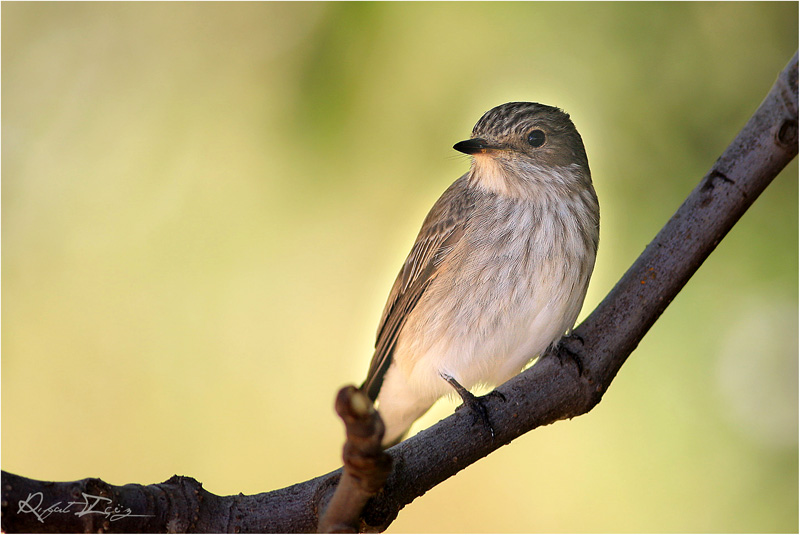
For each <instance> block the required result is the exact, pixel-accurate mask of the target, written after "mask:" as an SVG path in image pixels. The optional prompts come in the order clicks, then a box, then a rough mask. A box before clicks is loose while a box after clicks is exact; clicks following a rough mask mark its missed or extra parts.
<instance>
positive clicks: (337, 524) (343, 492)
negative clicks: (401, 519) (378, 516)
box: [317, 386, 392, 533]
mask: <svg viewBox="0 0 800 535" xmlns="http://www.w3.org/2000/svg"><path fill="white" fill-rule="evenodd" d="M336 412H337V413H338V414H339V416H340V417H341V418H342V420H343V421H344V424H345V428H346V431H347V441H346V442H345V445H344V449H343V452H342V459H343V461H344V471H343V473H342V477H341V479H340V480H339V484H338V485H337V487H336V491H335V492H334V494H333V496H332V497H331V500H330V502H329V504H328V506H327V507H326V508H325V512H324V513H323V514H322V518H320V521H319V526H318V527H317V532H318V533H358V531H359V528H360V526H361V512H362V511H363V510H364V506H365V505H366V504H367V501H368V500H369V499H370V498H372V497H373V496H375V495H376V494H377V493H378V492H379V491H380V490H381V488H383V485H384V483H386V478H387V477H388V476H389V472H390V471H391V469H392V458H391V457H390V456H389V455H388V454H387V453H386V452H385V451H384V450H383V448H382V447H381V440H382V439H383V432H384V430H385V428H384V425H383V420H381V417H380V415H379V414H378V411H376V410H375V407H374V406H373V405H372V403H371V402H370V400H369V398H367V396H365V395H364V394H363V393H361V392H360V391H359V390H358V389H356V387H354V386H347V387H344V388H342V389H341V390H339V394H338V395H337V396H336Z"/></svg>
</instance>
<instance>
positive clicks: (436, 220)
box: [361, 175, 475, 401]
mask: <svg viewBox="0 0 800 535" xmlns="http://www.w3.org/2000/svg"><path fill="white" fill-rule="evenodd" d="M466 177H467V175H464V176H462V177H461V178H459V179H458V180H456V181H455V182H454V183H453V184H452V185H451V186H450V187H449V188H447V190H446V191H445V192H444V193H443V194H442V196H441V197H439V200H438V201H436V203H435V204H434V205H433V208H431V211H430V212H429V213H428V216H427V217H426V218H425V222H424V223H423V224H422V229H421V230H420V231H419V235H418V236H417V241H416V242H415V243H414V247H413V248H412V249H411V253H409V255H408V258H406V261H405V263H404V264H403V267H402V268H401V269H400V273H399V274H398V275H397V279H395V281H394V286H392V291H391V292H390V293H389V299H388V300H387V301H386V306H385V307H384V309H383V316H382V317H381V322H380V324H379V326H378V337H377V340H376V342H375V354H374V355H373V356H372V362H371V363H370V366H369V372H368V373H367V379H366V381H364V384H363V385H361V390H362V391H364V392H366V394H367V395H368V396H369V398H370V399H371V400H373V401H375V399H377V397H378V392H380V389H381V384H382V383H383V376H384V375H385V374H386V370H388V369H389V365H390V364H391V363H392V353H393V351H394V347H395V343H396V342H397V337H398V335H399V334H400V330H401V329H402V328H403V325H404V324H405V321H406V318H407V317H408V314H409V312H411V311H412V310H413V309H414V307H415V306H416V304H417V303H418V302H419V299H420V297H422V294H423V293H424V292H425V289H426V288H427V287H428V284H430V282H431V281H432V280H433V279H434V278H435V277H436V273H437V271H438V268H439V266H440V265H441V264H442V262H443V261H444V259H445V258H446V257H447V255H448V254H450V252H452V250H453V249H454V248H455V246H456V244H457V243H458V241H459V240H460V239H461V237H462V236H463V235H464V229H465V226H466V222H467V221H468V220H469V217H470V215H471V212H472V209H473V207H474V205H475V203H474V192H473V191H472V189H471V188H469V187H468V185H467V180H466Z"/></svg>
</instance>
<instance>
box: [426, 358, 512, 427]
mask: <svg viewBox="0 0 800 535" xmlns="http://www.w3.org/2000/svg"><path fill="white" fill-rule="evenodd" d="M440 375H441V376H442V379H444V380H445V381H447V382H448V383H449V384H450V386H452V387H453V389H454V390H455V391H456V393H458V395H459V396H460V397H461V400H462V404H461V405H459V406H458V407H456V411H460V410H461V409H463V408H464V407H466V408H468V409H469V411H470V414H472V425H475V424H476V423H478V421H480V422H482V423H483V425H484V427H486V428H487V429H488V430H489V434H490V435H491V436H492V440H494V428H493V427H492V423H491V421H490V420H489V412H488V411H487V410H486V405H485V403H486V398H488V397H490V396H499V397H500V398H501V399H502V400H503V401H505V400H506V397H505V396H504V395H503V394H502V393H500V392H498V391H496V390H493V391H491V392H489V393H488V394H486V395H485V396H481V397H478V396H476V395H475V394H473V393H472V392H470V391H469V390H467V389H466V388H464V387H463V386H461V384H460V383H459V382H458V381H456V380H455V379H454V378H453V377H451V376H449V375H447V374H444V373H442V374H440Z"/></svg>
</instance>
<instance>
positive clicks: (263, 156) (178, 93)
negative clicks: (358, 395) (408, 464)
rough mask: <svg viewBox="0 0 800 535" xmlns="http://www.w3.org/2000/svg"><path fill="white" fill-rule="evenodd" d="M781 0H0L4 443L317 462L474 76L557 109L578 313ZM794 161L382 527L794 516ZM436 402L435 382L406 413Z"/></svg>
mask: <svg viewBox="0 0 800 535" xmlns="http://www.w3.org/2000/svg"><path fill="white" fill-rule="evenodd" d="M797 15H798V5H797V4H796V3H760V2H759V3H747V2H742V3H738V2H737V3H689V4H686V3H668V4H661V3H647V4H636V3H619V4H616V3H615V4H606V3H599V2H598V3H588V4H584V3H567V4H560V3H546V4H539V3H410V4H406V3H330V4H318V3H292V4H282V3H268V4H261V3H245V4H217V3H203V4H193V3H176V4H161V3H144V4H127V3H113V4H106V3H86V4H83V3H79V4H50V3H34V4H29V3H7V2H6V3H3V5H2V111H3V116H2V128H3V130H2V133H3V136H2V246H3V249H2V467H3V469H5V470H8V471H12V472H15V473H18V474H21V475H25V476H28V477H33V478H38V479H51V480H73V479H78V478H83V477H89V476H93V477H100V478H103V479H105V480H106V481H109V482H111V483H114V484H125V483H131V482H135V483H145V484H147V483H155V482H160V481H163V480H166V479H167V478H169V477H170V476H171V475H173V474H176V473H177V474H181V475H188V476H192V477H195V478H197V479H198V480H200V481H201V482H202V483H203V485H204V487H205V488H206V489H208V490H209V491H211V492H214V493H218V494H235V493H239V492H243V493H246V494H252V493H258V492H262V491H267V490H272V489H277V488H280V487H284V486H286V485H290V484H292V483H296V482H300V481H304V480H307V479H309V478H312V477H314V476H317V475H320V474H323V473H326V472H328V471H330V470H333V469H335V468H337V467H338V466H339V465H340V460H339V458H340V451H341V449H340V448H341V444H342V438H343V432H342V428H341V424H340V422H339V421H338V420H337V418H336V417H335V415H334V412H333V399H334V395H335V393H336V391H337V389H338V388H339V387H340V386H342V385H344V384H346V383H358V382H360V381H361V380H362V379H363V378H364V375H365V373H366V370H367V366H368V363H369V360H370V356H371V348H372V343H373V337H374V331H375V328H376V327H377V322H378V319H379V317H380V313H381V310H382V307H383V303H384V299H385V298H386V295H387V294H388V291H389V289H390V287H391V284H392V282H393V280H394V276H395V274H396V272H397V270H398V269H399V267H400V264H401V262H402V261H403V259H404V258H405V255H406V253H407V252H408V250H409V248H410V246H411V244H412V242H413V240H414V237H415V235H416V232H417V230H418V228H419V225H420V224H421V222H422V219H423V217H424V216H425V214H426V212H427V209H428V208H429V207H430V206H431V205H432V204H433V202H434V201H435V200H436V198H437V197H438V196H439V194H440V193H441V192H442V191H443V190H444V189H445V188H446V187H447V186H448V185H449V184H450V183H451V182H452V181H453V180H455V179H456V178H457V177H458V176H459V175H460V174H461V173H463V172H465V171H466V170H467V168H468V165H469V160H468V158H467V157H465V156H463V155H459V154H458V153H456V152H455V151H453V150H452V149H451V146H452V145H453V143H455V142H457V141H460V140H462V139H465V138H467V137H468V136H469V133H470V131H471V129H472V126H473V125H474V123H475V122H476V121H477V120H478V118H479V117H480V115H481V114H482V113H483V112H484V111H486V110H487V109H489V108H491V107H493V106H496V105H498V104H501V103H503V102H507V101H512V100H532V101H539V102H543V103H546V104H551V105H556V106H559V107H562V108H564V109H565V110H567V111H568V112H569V113H570V114H571V115H572V118H573V120H574V122H575V124H576V125H577V127H578V129H579V130H580V132H581V133H582V135H583V138H584V142H585V144H586V148H587V153H588V155H589V161H590V164H591V167H592V172H593V176H594V181H595V186H596V189H597V193H598V195H599V197H600V201H601V209H602V219H601V226H602V234H601V241H600V253H599V256H598V260H597V268H596V270H595V276H594V278H593V280H592V284H591V287H590V289H589V295H588V297H587V300H586V304H585V306H584V311H583V313H582V317H583V316H585V315H586V314H587V313H588V312H589V311H591V310H592V309H593V308H594V306H595V305H596V304H597V303H598V302H599V301H600V300H601V299H602V297H603V296H604V295H605V294H606V292H608V290H609V289H610V288H611V287H612V286H613V285H614V283H615V282H616V281H617V279H618V278H619V277H620V276H621V275H622V273H623V272H624V271H625V270H626V269H627V267H628V266H629V265H630V264H631V262H632V261H633V260H634V258H635V257H636V256H637V255H638V254H639V253H640V252H641V251H642V249H643V248H644V247H645V246H646V245H647V243H648V242H649V241H650V240H651V239H652V237H653V236H654V235H655V234H656V232H657V231H658V230H659V228H660V227H661V226H662V225H663V224H664V222H665V221H666V220H667V219H668V218H669V217H670V215H671V214H672V213H673V212H674V211H675V210H676V208H677V207H678V206H679V205H680V203H681V202H682V200H683V198H684V197H685V196H686V195H688V193H689V192H690V191H691V190H692V189H693V188H694V186H695V185H696V184H697V182H698V181H699V180H700V178H701V177H702V176H703V175H704V173H705V172H706V171H707V170H708V169H709V168H710V166H711V165H712V164H713V162H714V161H715V159H716V158H717V157H718V156H719V155H720V154H721V152H722V151H723V150H724V149H725V147H726V146H727V145H728V143H729V142H730V141H731V140H732V139H733V137H734V136H735V135H736V133H737V132H738V130H739V129H740V128H741V127H742V126H743V125H744V123H745V122H746V121H747V119H748V118H749V116H750V115H751V114H752V112H753V111H754V110H755V109H756V107H757V106H758V104H759V103H760V102H761V100H762V98H763V97H764V96H765V95H766V93H767V91H768V90H769V88H770V86H771V85H772V83H773V81H774V80H775V77H776V75H777V73H778V72H779V71H780V70H781V69H782V68H783V67H784V66H785V64H786V63H787V62H788V60H789V59H790V57H791V56H792V54H793V53H794V51H795V49H796V48H797V39H798V35H797V28H798V17H797ZM797 175H798V170H797V165H796V162H795V163H793V164H792V165H791V166H790V167H789V168H788V169H787V170H786V171H785V172H784V173H783V174H782V175H781V176H779V177H778V178H777V179H776V180H775V182H774V183H773V185H772V186H770V188H769V189H768V190H767V191H766V192H765V193H764V194H763V195H762V197H761V198H760V199H759V200H758V201H757V202H756V204H755V205H754V206H753V208H752V209H751V210H750V211H749V212H748V213H747V214H746V215H745V216H744V217H743V219H742V220H741V221H740V223H739V224H738V225H737V226H736V227H735V228H734V229H733V231H732V232H731V233H730V235H729V236H728V237H727V238H726V239H725V240H724V241H723V242H722V243H721V245H720V246H719V248H718V249H717V251H716V252H715V253H714V254H713V255H712V256H711V258H710V259H709V260H708V261H707V262H706V263H705V265H703V266H702V268H701V269H700V271H699V272H698V273H697V275H696V276H695V277H694V278H693V279H692V280H691V281H690V282H689V284H688V285H687V286H686V288H685V289H684V291H683V292H682V293H681V294H680V295H679V296H678V297H677V299H676V300H675V301H674V303H673V304H672V305H671V306H670V307H669V308H668V309H667V311H666V313H665V314H664V315H663V316H662V318H661V319H660V320H659V322H658V323H657V324H656V325H655V326H654V327H653V329H652V331H651V332H650V333H649V335H648V336H647V337H646V338H645V339H644V341H643V342H642V343H641V344H640V346H639V348H638V349H637V350H636V351H635V352H634V354H633V355H632V357H631V358H630V359H629V361H628V363H627V364H626V365H625V366H624V367H623V368H622V370H621V372H620V373H619V375H618V376H617V378H616V379H615V381H614V383H613V384H612V386H611V388H610V389H609V391H608V393H607V394H606V395H605V397H604V399H603V402H602V403H601V404H600V405H599V406H597V407H596V408H595V409H594V410H593V411H592V412H590V413H589V414H587V415H585V416H582V417H580V418H577V419H575V420H572V421H567V422H559V423H557V424H555V425H551V426H547V427H545V428H542V429H538V430H536V431H534V432H532V433H529V434H528V435H526V436H525V437H523V438H521V439H519V440H516V441H514V442H513V443H512V444H511V445H510V446H507V447H504V448H501V450H499V451H498V452H496V453H494V454H492V455H491V456H489V457H488V458H486V459H484V460H481V461H480V462H478V463H477V464H475V465H473V466H471V467H469V468H468V469H466V470H464V471H463V472H461V473H459V474H458V475H457V476H455V477H453V478H451V479H449V480H448V481H446V482H445V483H443V484H441V485H439V486H438V487H436V488H435V489H433V490H431V491H430V492H428V493H427V494H425V496H423V497H421V498H419V499H417V500H416V501H415V502H414V503H412V504H411V505H409V506H408V507H406V508H405V509H404V510H403V511H402V512H401V514H400V516H399V518H398V519H397V520H396V522H395V523H394V524H393V525H392V527H391V530H390V531H392V532H404V531H405V532H464V531H466V532H585V531H590V532H687V531H688V532H703V531H712V532H721V531H722V532H725V531H733V532H780V531H784V532H796V531H797V529H798V364H797V356H798V338H797V337H798V332H797V325H798V309H797V305H798V303H797V296H798V246H797V245H798V202H797V199H798V189H797ZM455 405H456V402H455V401H454V400H447V401H443V402H441V403H440V404H439V405H437V406H436V407H435V408H434V410H432V411H431V412H430V413H429V414H428V415H427V416H426V417H425V418H424V419H423V420H422V421H421V422H419V424H418V425H417V427H415V429H419V428H420V427H422V426H428V425H431V424H432V423H435V422H436V421H437V420H438V419H441V418H443V417H445V416H447V415H448V414H450V413H451V412H452V410H453V408H454V406H455Z"/></svg>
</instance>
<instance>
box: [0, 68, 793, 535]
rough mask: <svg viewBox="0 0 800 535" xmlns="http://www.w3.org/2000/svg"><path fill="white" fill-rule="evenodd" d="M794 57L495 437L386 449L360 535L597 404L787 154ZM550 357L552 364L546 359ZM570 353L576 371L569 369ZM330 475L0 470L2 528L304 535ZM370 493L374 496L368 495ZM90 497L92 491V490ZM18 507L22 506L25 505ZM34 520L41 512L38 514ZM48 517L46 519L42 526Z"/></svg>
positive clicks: (454, 432) (521, 389) (522, 381)
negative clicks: (220, 485)
mask: <svg viewBox="0 0 800 535" xmlns="http://www.w3.org/2000/svg"><path fill="white" fill-rule="evenodd" d="M797 89H798V57H797V53H795V55H794V56H793V58H792V59H791V61H790V62H789V64H788V65H787V66H786V68H785V69H784V70H783V71H782V72H781V74H780V75H779V77H778V80H777V81H776V82H775V85H773V87H772V89H771V91H770V92H769V94H768V95H767V97H766V98H765V99H764V101H763V102H762V103H761V105H760V106H759V108H758V110H757V111H756V112H755V114H754V115H753V116H752V117H751V119H750V120H749V121H748V123H747V124H746V125H745V127H744V128H743V129H742V131H741V132H740V133H739V135H738V136H737V137H736V139H734V140H733V142H732V143H731V144H730V146H729V147H728V148H727V149H726V150H725V152H724V153H723V154H722V156H721V157H720V158H719V159H718V160H717V161H716V162H715V164H714V165H713V166H712V168H711V170H710V171H709V172H708V173H707V174H706V175H705V176H704V177H703V179H702V180H701V181H700V183H699V184H698V186H697V187H696V188H695V189H694V191H692V193H691V194H690V195H689V197H688V198H687V199H686V201H685V202H684V203H683V205H681V207H680V208H679V209H678V211H677V212H676V213H675V214H674V215H673V216H672V218H671V219H670V220H669V221H668V222H667V224H666V225H665V226H664V228H663V229H662V230H661V231H660V232H659V233H658V235H657V236H656V237H655V239H654V240H653V241H652V242H651V243H650V244H649V245H648V246H647V248H646V249H645V251H644V252H643V253H642V255H641V256H640V257H639V258H638V259H637V260H636V262H635V263H634V264H633V265H632V266H631V267H630V269H628V271H627V272H626V273H625V275H624V276H623V277H622V279H620V281H619V282H618V283H617V285H616V286H615V287H614V288H613V289H612V290H611V292H610V293H609V294H608V296H607V297H606V298H605V299H604V300H603V302H602V303H600V305H599V306H598V307H597V308H596V309H595V310H594V311H593V312H592V314H591V315H590V316H589V317H588V318H587V319H586V320H585V321H584V322H583V323H582V324H581V325H580V326H579V327H578V328H577V329H576V330H575V332H574V336H572V337H570V338H568V339H564V340H563V341H562V344H561V345H560V346H559V349H558V351H557V353H556V354H554V355H545V356H543V357H542V358H541V359H540V361H539V362H538V363H537V364H536V365H535V366H533V367H532V368H530V369H529V370H527V371H526V372H524V373H522V374H520V375H518V376H517V377H515V378H514V379H512V380H510V381H508V382H507V383H505V384H503V385H501V386H500V387H499V388H498V389H497V390H498V391H500V392H501V393H502V394H503V396H504V397H505V400H504V401H503V400H501V397H500V396H495V397H491V398H488V399H487V400H486V407H487V410H488V411H489V417H490V418H491V421H492V426H493V428H494V431H495V438H494V440H493V439H492V438H491V437H490V436H489V435H488V433H487V434H485V435H484V434H476V433H475V430H474V428H473V427H472V425H471V424H472V421H471V417H470V415H468V414H465V413H462V412H457V413H456V414H454V415H452V416H450V417H448V418H446V419H445V420H442V421H441V422H439V423H438V424H436V425H434V426H433V427H430V428H428V429H426V430H424V431H422V432H420V433H418V434H417V435H416V436H414V437H412V438H410V439H408V440H406V441H404V442H402V443H400V444H398V445H397V446H395V447H393V448H391V449H389V450H388V453H389V454H390V455H391V456H392V457H393V459H394V470H393V471H392V472H391V474H390V475H389V477H388V479H387V481H386V485H385V486H384V488H383V490H382V491H381V492H380V493H378V494H377V495H376V496H375V497H374V498H372V499H371V500H370V501H368V502H367V505H366V507H365V509H364V511H363V513H362V515H361V529H364V530H367V531H381V530H383V529H385V528H386V527H387V526H388V525H389V524H390V523H391V522H392V520H393V519H394V518H395V517H396V516H397V514H398V512H399V511H400V509H402V508H403V507H404V506H405V505H407V504H408V503H410V502H411V501H413V500H414V499H415V498H416V497H418V496H421V495H422V494H423V493H425V492H426V491H428V490H429V489H431V488H432V487H434V486H435V485H437V484H438V483H440V482H442V481H444V480H445V479H447V478H448V477H450V476H452V475H454V474H455V473H457V472H458V471H460V470H462V469H463V468H465V467H466V466H468V465H470V464H472V463H474V462H475V461H477V460H478V459H480V458H482V457H484V456H486V455H488V454H489V453H491V452H492V451H494V450H496V449H498V448H499V447H501V446H502V445H504V444H507V443H509V442H510V441H512V440H513V439H515V438H517V437H519V436H520V435H522V434H524V433H526V432H528V431H530V430H532V429H534V428H536V427H539V426H542V425H546V424H549V423H552V422H555V421H557V420H561V419H565V418H572V417H575V416H578V415H580V414H584V413H586V412H588V411H589V410H591V409H592V408H593V407H594V406H595V405H596V404H597V403H599V401H600V399H601V398H602V396H603V394H604V393H605V391H606V390H607V389H608V387H609V385H610V383H611V381H612V380H613V378H614V377H615V376H616V374H617V372H618V371H619V369H620V368H621V367H622V365H623V364H624V363H625V360H626V359H627V357H628V355H630V353H631V352H632V351H633V350H634V349H635V348H636V346H637V345H638V343H639V341H640V340H641V339H642V338H643V337H644V335H645V334H646V333H647V331H648V330H649V328H650V327H651V326H652V325H653V323H655V321H656V320H657V319H658V317H659V316H660V315H661V313H662V312H663V311H664V309H665V308H666V307H667V306H668V305H669V303H670V302H671V301H672V300H673V299H674V298H675V296H676V295H677V294H678V292H679V291H680V290H681V288H683V286H684V285H685V284H686V282H687V281H688V280H689V278H690V277H691V276H692V274H694V272H695V271H696V270H697V269H698V268H699V266H700V265H701V264H702V263H703V261H704V260H705V259H706V258H707V257H708V255H709V254H710V253H711V252H712V251H713V250H714V248H715V247H716V246H717V244H718V243H719V242H720V240H722V238H723V237H724V236H725V235H726V234H727V233H728V231H729V230H730V229H731V228H732V227H733V225H734V224H735V223H736V222H737V221H738V220H739V218H740V217H741V216H742V214H743V213H744V212H745V211H746V210H747V208H749V206H750V205H751V204H752V203H753V202H754V201H755V199H756V198H757V197H758V195H759V194H760V193H761V192H762V191H763V190H764V189H765V188H766V187H767V186H768V185H769V183H770V182H771V181H772V179H773V178H774V177H775V176H776V175H777V174H778V173H779V172H780V171H781V169H783V168H784V167H785V166H786V165H787V164H788V163H789V162H790V161H791V160H792V159H793V158H794V157H795V156H796V155H797V139H798V137H797V131H798V112H797V108H798V106H797V102H798V100H797ZM555 357H558V358H555ZM570 357H577V358H578V359H579V360H580V362H581V363H582V367H583V373H582V374H579V373H578V367H577V366H574V365H570V364H568V363H569V362H570ZM340 476H341V470H337V471H336V472H331V473H329V474H326V475H323V476H320V477H317V478H315V479H312V480H310V481H306V482H304V483H299V484H296V485H293V486H291V487H287V488H285V489H280V490H276V491H273V492H267V493H263V494H258V495H255V496H244V495H241V494H240V495H238V496H224V497H221V496H215V495H213V494H210V493H208V492H206V491H204V490H203V489H202V486H201V485H200V484H199V483H197V482H196V481H194V480H193V479H190V478H181V477H177V476H175V477H173V478H172V479H170V480H169V481H166V482H164V483H161V484H158V485H149V486H142V485H125V486H122V487H113V486H110V485H107V484H105V483H103V482H101V481H100V480H96V479H86V480H82V481H77V482H71V483H50V482H40V481H34V480H29V479H25V478H22V477H19V476H16V475H13V474H9V473H7V472H3V473H2V484H3V489H2V528H3V530H4V531H6V532H17V531H39V532H44V531H59V532H74V531H88V530H91V531H95V530H103V531H125V532H134V531H136V532H150V531H158V532H164V531H197V532H201V531H202V532H225V531H234V532H286V533H293V532H312V531H315V530H316V529H317V528H318V525H319V516H320V511H321V510H322V508H323V507H324V506H325V505H326V504H327V503H329V502H330V499H331V496H332V495H333V493H334V490H335V488H336V485H337V482H338V481H339V478H340ZM373 490H374V489H373ZM38 492H41V493H42V495H41V496H42V499H41V504H42V505H41V509H40V510H39V513H42V511H44V509H45V508H47V507H49V506H51V505H52V504H54V503H60V504H61V507H62V508H63V507H64V504H66V503H68V502H70V501H72V502H77V505H73V506H71V507H72V510H71V513H74V512H75V511H76V510H78V509H79V508H80V507H81V505H80V504H81V503H82V500H84V501H85V498H83V497H82V494H81V493H82V492H85V493H87V494H89V495H91V496H103V497H106V498H107V499H110V500H113V501H112V502H103V503H113V504H115V505H118V506H120V507H123V508H129V509H130V510H131V513H132V514H140V515H151V516H144V517H132V516H128V517H125V518H118V519H117V520H112V519H111V517H110V516H105V517H103V516H102V515H101V514H99V513H97V514H95V513H92V514H86V515H84V516H80V517H79V516H76V515H74V514H67V513H68V512H55V511H51V513H50V516H48V517H47V518H45V519H44V521H43V522H39V520H38V518H37V516H36V514H34V512H31V511H30V510H27V509H25V506H24V505H22V506H21V505H20V504H26V503H27V504H28V509H30V508H31V507H30V506H31V498H30V496H31V495H34V496H36V497H37V499H38V496H39V495H38V494H36V493H38ZM95 493H97V494H95ZM26 500H27V501H26ZM40 516H41V515H40ZM51 520H52V521H51Z"/></svg>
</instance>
